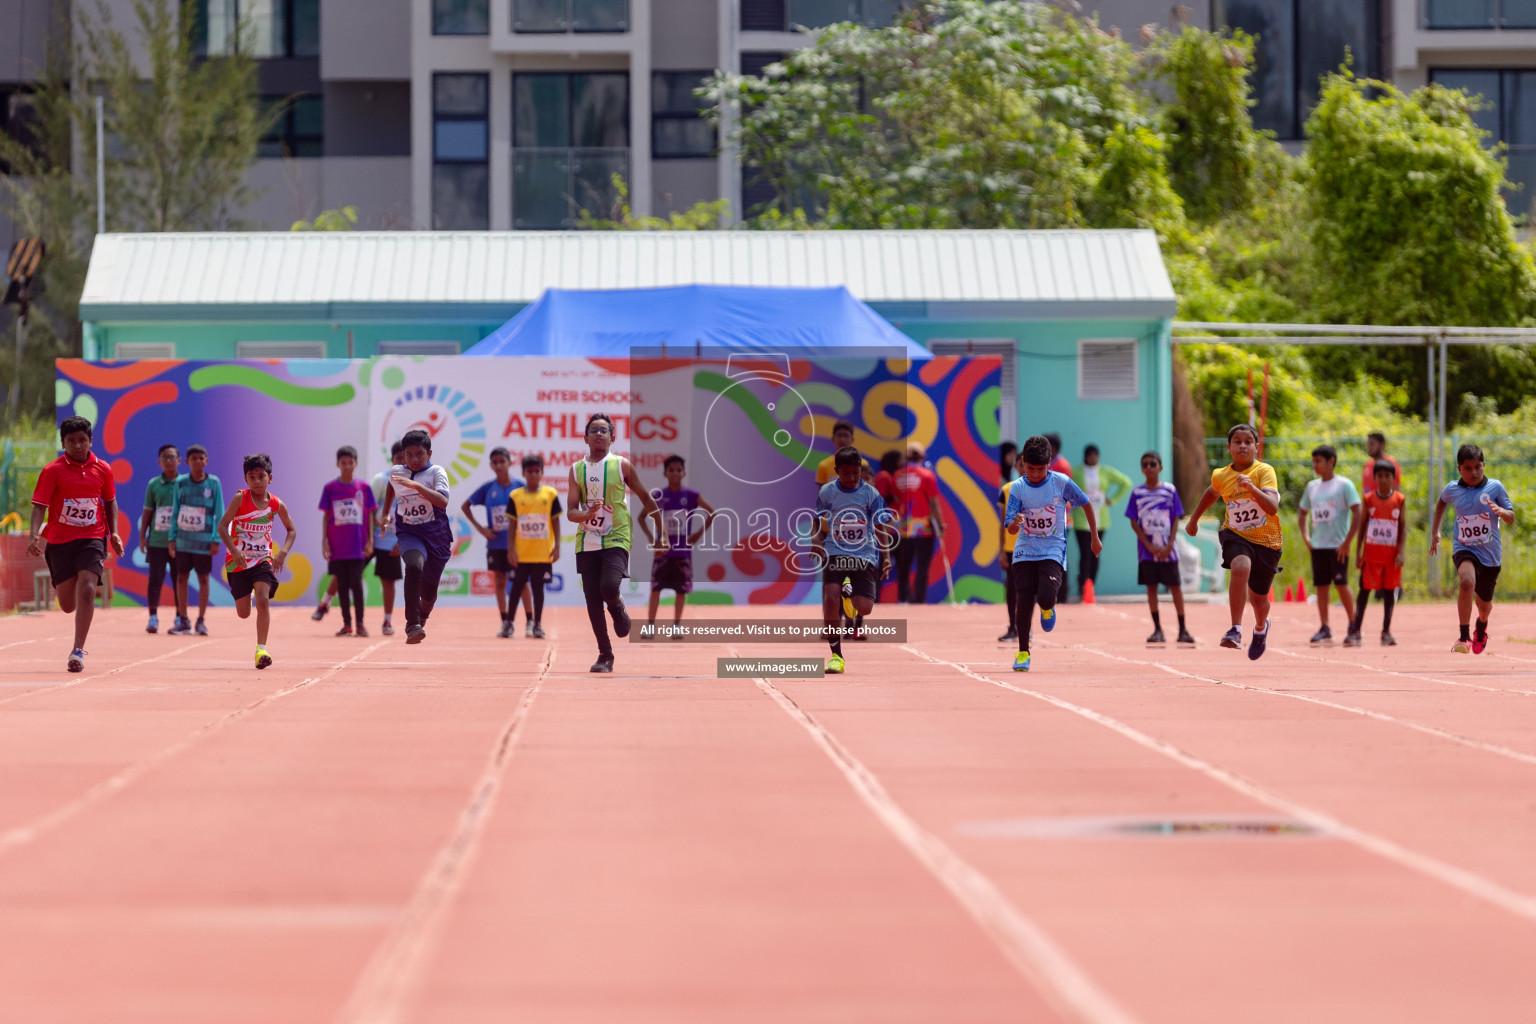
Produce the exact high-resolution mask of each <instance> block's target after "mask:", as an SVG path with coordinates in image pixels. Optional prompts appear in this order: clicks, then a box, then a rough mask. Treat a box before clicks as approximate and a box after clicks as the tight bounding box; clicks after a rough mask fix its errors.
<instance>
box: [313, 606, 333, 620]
mask: <svg viewBox="0 0 1536 1024" xmlns="http://www.w3.org/2000/svg"><path fill="white" fill-rule="evenodd" d="M330 610H331V606H330V605H328V604H321V605H316V606H315V613H314V614H313V615H311V616H310V618H312V619H314V620H315V621H316V622H319V621H320V620H321V619H323V618H325V613H326V612H328V611H330Z"/></svg>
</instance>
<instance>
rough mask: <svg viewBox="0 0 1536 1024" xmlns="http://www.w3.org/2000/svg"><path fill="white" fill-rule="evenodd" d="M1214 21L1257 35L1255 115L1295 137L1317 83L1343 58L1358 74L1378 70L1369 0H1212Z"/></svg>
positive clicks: (1376, 25)
mask: <svg viewBox="0 0 1536 1024" xmlns="http://www.w3.org/2000/svg"><path fill="white" fill-rule="evenodd" d="M1217 22H1218V23H1219V24H1222V25H1225V26H1227V27H1230V28H1240V29H1242V30H1243V31H1244V32H1248V33H1250V34H1251V35H1254V36H1257V37H1258V41H1257V42H1256V44H1255V53H1254V68H1253V75H1252V77H1251V81H1252V83H1253V98H1254V99H1255V100H1256V101H1257V102H1256V105H1255V106H1254V108H1253V123H1254V125H1255V126H1256V127H1258V128H1261V129H1266V130H1269V131H1272V132H1274V133H1275V134H1276V135H1278V136H1279V137H1280V138H1282V139H1299V138H1301V137H1302V128H1303V126H1304V125H1305V123H1306V120H1307V115H1308V114H1310V113H1311V111H1312V108H1313V107H1314V106H1316V105H1317V95H1318V83H1319V79H1321V78H1322V77H1323V76H1324V75H1327V74H1329V73H1331V72H1334V71H1337V70H1338V69H1339V67H1340V66H1341V65H1342V64H1343V63H1344V61H1345V60H1346V58H1347V59H1351V60H1352V61H1353V67H1354V72H1355V74H1356V75H1358V76H1360V77H1362V78H1375V77H1378V76H1379V75H1380V70H1379V69H1380V63H1381V61H1380V49H1381V47H1380V36H1381V31H1380V27H1379V21H1378V13H1377V4H1376V3H1375V0H1330V2H1328V3H1315V2H1313V3H1308V2H1304V0H1218V4H1217Z"/></svg>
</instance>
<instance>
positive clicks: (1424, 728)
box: [1061, 644, 1536, 765]
mask: <svg viewBox="0 0 1536 1024" xmlns="http://www.w3.org/2000/svg"><path fill="white" fill-rule="evenodd" d="M1061 649H1062V650H1069V651H1087V652H1088V653H1089V654H1097V655H1098V656H1099V657H1101V658H1108V659H1109V660H1110V661H1118V662H1122V663H1124V664H1127V665H1147V666H1150V667H1152V668H1158V669H1162V670H1163V671H1164V672H1167V673H1168V674H1170V675H1175V676H1182V677H1183V678H1185V679H1198V680H1200V681H1201V682H1205V683H1215V684H1216V685H1217V686H1230V687H1232V688H1233V689H1235V690H1249V691H1251V692H1253V693H1268V694H1271V695H1273V696H1275V697H1285V698H1286V699H1288V700H1299V701H1304V702H1305V703H1307V704H1317V705H1320V706H1322V707H1325V708H1332V709H1334V710H1335V711H1347V712H1349V713H1350V714H1352V715H1360V716H1361V717H1363V718H1373V719H1375V720H1376V721H1378V722H1387V723H1389V724H1391V725H1400V726H1402V727H1403V728H1404V729H1412V730H1413V731H1414V732H1421V733H1423V734H1425V735H1426V736H1435V737H1438V738H1439V739H1443V740H1450V741H1451V742H1452V743H1460V744H1461V745H1462V746H1466V747H1471V748H1472V749H1474V750H1481V751H1484V752H1486V753H1489V754H1497V755H1499V756H1500V757H1507V758H1511V759H1512V760H1515V761H1520V762H1522V763H1523V764H1530V765H1536V754H1527V753H1524V752H1523V751H1519V750H1514V749H1512V748H1510V747H1505V746H1500V745H1499V744H1497V743H1489V742H1487V741H1485V740H1480V739H1475V738H1473V737H1471V736H1463V735H1462V734H1461V733H1458V732H1451V731H1450V730H1449V729H1441V728H1439V727H1438V726H1434V725H1425V724H1424V723H1423V722H1415V721H1413V720H1411V719H1407V718H1398V717H1396V716H1394V715H1389V714H1386V713H1385V712H1382V711H1372V710H1371V709H1369V708H1358V707H1355V706H1353V705H1351V704H1339V703H1337V702H1336V701H1331V700H1324V699H1323V698H1321V697H1313V696H1311V695H1309V694H1305V693H1296V692H1293V691H1291V690H1272V689H1270V688H1269V687H1267V686H1254V685H1253V684H1252V683H1239V682H1235V681H1233V680H1230V679H1217V678H1215V677H1214V676H1202V675H1200V674H1199V673H1197V672H1190V671H1188V670H1186V669H1181V668H1174V667H1173V666H1172V665H1164V664H1163V663H1162V662H1160V661H1143V660H1142V659H1140V658H1127V657H1124V656H1122V655H1119V654H1111V653H1109V652H1108V651H1101V650H1099V649H1098V648H1097V647H1089V646H1088V645H1087V644H1073V645H1071V646H1070V647H1064V648H1061ZM1276 653H1277V654H1284V653H1287V652H1285V651H1277V652H1276Z"/></svg>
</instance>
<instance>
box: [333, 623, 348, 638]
mask: <svg viewBox="0 0 1536 1024" xmlns="http://www.w3.org/2000/svg"><path fill="white" fill-rule="evenodd" d="M336 635H337V636H351V635H352V624H351V623H350V622H348V623H346V624H345V625H343V626H342V627H341V628H340V629H338V630H337V631H336Z"/></svg>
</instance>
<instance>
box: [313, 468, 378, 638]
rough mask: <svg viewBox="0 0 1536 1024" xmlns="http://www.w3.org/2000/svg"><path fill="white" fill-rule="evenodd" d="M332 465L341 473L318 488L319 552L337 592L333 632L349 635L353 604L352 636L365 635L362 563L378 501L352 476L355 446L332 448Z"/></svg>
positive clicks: (365, 560) (369, 555)
mask: <svg viewBox="0 0 1536 1024" xmlns="http://www.w3.org/2000/svg"><path fill="white" fill-rule="evenodd" d="M336 468H337V469H339V470H340V471H341V476H340V477H338V478H337V479H335V480H332V481H331V482H330V483H328V484H326V485H325V489H324V490H322V491H321V492H320V512H321V515H322V518H323V519H324V522H323V523H322V524H321V525H322V527H323V529H322V530H321V533H320V536H321V537H322V540H321V542H320V553H321V555H322V556H323V557H324V558H325V560H326V563H327V571H328V572H330V574H331V575H332V576H334V577H336V590H337V593H338V594H339V595H340V596H341V628H340V629H339V630H337V631H336V635H337V636H353V635H354V633H353V630H352V606H353V605H354V604H355V605H357V632H356V634H355V635H356V636H367V635H368V629H367V627H365V626H364V625H363V567H364V566H365V565H367V564H368V559H370V558H372V557H373V510H374V509H375V508H377V507H378V502H376V501H375V500H374V497H373V487H372V486H370V485H369V484H368V483H366V482H364V481H362V480H354V479H352V474H353V472H354V471H356V469H357V449H355V448H353V447H352V446H351V445H343V446H342V447H340V448H338V449H336Z"/></svg>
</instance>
